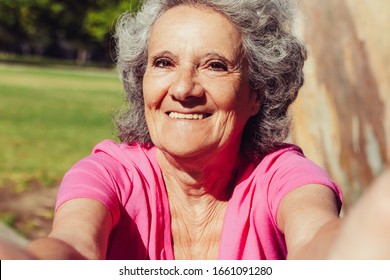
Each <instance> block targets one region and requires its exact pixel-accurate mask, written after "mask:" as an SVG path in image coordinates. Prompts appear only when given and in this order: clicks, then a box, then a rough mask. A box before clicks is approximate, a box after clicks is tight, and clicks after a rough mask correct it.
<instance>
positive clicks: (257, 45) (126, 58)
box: [115, 0, 306, 160]
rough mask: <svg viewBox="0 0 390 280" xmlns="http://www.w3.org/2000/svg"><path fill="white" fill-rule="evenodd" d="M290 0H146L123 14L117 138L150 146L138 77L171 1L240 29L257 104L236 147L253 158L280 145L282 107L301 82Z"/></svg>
mask: <svg viewBox="0 0 390 280" xmlns="http://www.w3.org/2000/svg"><path fill="white" fill-rule="evenodd" d="M292 2H293V1H291V0H284V1H283V0H146V1H144V3H143V5H142V7H141V9H140V11H139V12H138V13H136V14H132V13H126V14H124V15H122V16H121V17H120V19H119V20H118V23H117V27H116V34H115V38H116V42H117V45H116V46H117V67H118V71H119V73H120V77H121V79H122V82H123V85H124V90H125V96H126V99H127V101H128V104H127V106H126V108H124V109H122V110H121V111H120V112H118V114H117V115H116V119H115V123H116V128H117V130H118V132H119V134H118V137H119V139H120V140H121V141H122V142H125V143H128V144H134V143H141V144H144V145H147V146H152V145H153V143H152V141H151V139H150V135H149V131H148V128H147V125H146V120H145V115H144V100H143V93H142V80H143V75H144V73H145V69H146V64H147V44H148V38H149V34H150V31H151V28H152V26H153V24H154V22H155V21H156V20H157V19H158V18H159V17H160V16H161V15H162V14H163V13H164V12H165V11H167V10H168V9H170V8H172V7H174V6H177V5H195V6H199V5H200V6H205V7H209V8H212V9H214V10H216V11H217V12H219V13H221V14H223V15H224V16H226V17H227V18H228V19H229V20H230V21H231V22H232V23H233V24H234V25H235V26H236V27H237V28H238V29H239V30H240V32H241V34H242V44H243V49H244V53H245V56H246V59H247V61H248V62H249V71H248V75H249V77H248V78H249V83H250V86H251V88H252V90H254V91H255V92H257V94H258V96H259V98H261V101H262V105H261V108H260V111H259V112H258V114H257V115H255V116H253V117H251V118H250V119H249V120H248V122H247V124H246V126H245V128H244V132H243V136H242V137H243V138H242V144H241V146H242V147H241V151H242V153H243V154H244V155H245V156H247V157H248V158H249V159H251V160H256V159H257V160H259V159H261V158H262V157H263V156H264V155H266V154H267V153H269V152H271V151H273V150H275V149H277V148H279V147H280V146H281V145H283V141H285V140H286V138H287V136H288V134H289V131H290V123H291V120H290V116H289V113H288V107H289V106H290V104H291V103H292V102H293V101H294V100H295V99H296V97H297V94H298V90H299V89H300V87H301V86H302V84H303V71H302V68H303V64H304V61H305V59H306V49H305V47H304V46H303V45H302V44H301V42H300V41H299V40H298V39H297V38H296V37H295V36H293V35H292V32H291V30H290V22H291V20H292V17H293V15H294V13H293V10H294V9H293V8H294V7H293V5H292Z"/></svg>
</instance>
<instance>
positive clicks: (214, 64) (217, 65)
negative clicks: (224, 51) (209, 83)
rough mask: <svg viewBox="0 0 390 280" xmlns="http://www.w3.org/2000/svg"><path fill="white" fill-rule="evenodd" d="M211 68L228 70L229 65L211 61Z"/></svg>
mask: <svg viewBox="0 0 390 280" xmlns="http://www.w3.org/2000/svg"><path fill="white" fill-rule="evenodd" d="M209 69H210V70H213V71H227V70H228V67H227V66H226V64H225V63H223V62H220V61H212V62H210V63H209Z"/></svg>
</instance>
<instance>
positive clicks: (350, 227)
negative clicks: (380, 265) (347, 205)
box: [330, 169, 390, 259]
mask: <svg viewBox="0 0 390 280" xmlns="http://www.w3.org/2000/svg"><path fill="white" fill-rule="evenodd" d="M330 258H332V259H390V169H388V170H387V171H386V172H385V173H383V174H382V175H381V176H380V177H379V178H378V179H376V180H375V181H374V182H373V184H371V186H369V188H368V189H367V191H366V192H365V193H364V194H363V196H362V197H361V198H360V200H359V201H358V202H357V203H356V204H355V205H354V206H353V207H352V209H351V211H350V212H349V213H348V215H347V216H346V217H345V218H344V221H343V223H342V226H341V228H340V232H339V234H338V235H337V238H336V240H335V243H334V246H333V247H332V250H331V252H330Z"/></svg>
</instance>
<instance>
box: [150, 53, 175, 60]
mask: <svg viewBox="0 0 390 280" xmlns="http://www.w3.org/2000/svg"><path fill="white" fill-rule="evenodd" d="M160 57H169V58H171V59H174V58H176V56H175V55H174V54H173V53H171V52H170V51H167V50H163V51H160V52H158V53H155V54H153V55H152V56H150V57H149V60H150V61H155V60H156V59H157V58H160Z"/></svg>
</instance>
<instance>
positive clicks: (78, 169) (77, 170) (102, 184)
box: [56, 153, 120, 226]
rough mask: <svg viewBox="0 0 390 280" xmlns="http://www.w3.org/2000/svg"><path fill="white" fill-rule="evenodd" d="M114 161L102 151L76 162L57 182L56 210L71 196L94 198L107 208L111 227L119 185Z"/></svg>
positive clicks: (116, 212) (115, 217)
mask: <svg viewBox="0 0 390 280" xmlns="http://www.w3.org/2000/svg"><path fill="white" fill-rule="evenodd" d="M116 164H117V163H116ZM116 164H115V162H113V160H112V159H110V158H109V157H108V156H107V155H106V154H104V153H97V154H92V155H90V156H88V157H86V158H84V159H82V160H80V161H79V162H77V163H76V164H75V165H74V166H73V167H72V168H71V169H70V170H69V171H68V172H67V173H66V174H65V176H64V178H63V180H62V182H61V185H60V188H59V192H58V196H57V202H56V210H57V209H58V207H59V206H61V205H62V204H63V203H65V202H66V201H69V200H72V199H76V198H89V199H94V200H97V201H99V202H101V203H102V204H103V205H105V206H106V207H107V209H108V210H109V211H110V213H111V216H112V219H113V225H114V226H115V225H116V224H117V223H118V221H119V217H120V207H119V200H118V191H117V190H118V187H119V185H120V182H118V181H119V180H118V179H119V178H120V174H118V173H119V172H120V167H118V166H115V165H116ZM117 165H118V164H117Z"/></svg>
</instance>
